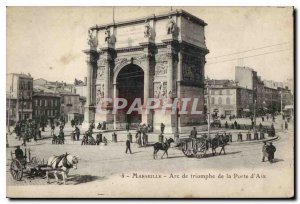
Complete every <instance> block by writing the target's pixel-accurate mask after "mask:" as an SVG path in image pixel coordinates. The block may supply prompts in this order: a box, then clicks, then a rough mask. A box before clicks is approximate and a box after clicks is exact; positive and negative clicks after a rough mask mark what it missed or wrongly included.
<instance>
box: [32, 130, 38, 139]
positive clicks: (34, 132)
mask: <svg viewBox="0 0 300 204" xmlns="http://www.w3.org/2000/svg"><path fill="white" fill-rule="evenodd" d="M32 134H33V140H34V141H35V142H36V141H37V137H36V136H37V131H36V130H35V129H33V130H32Z"/></svg>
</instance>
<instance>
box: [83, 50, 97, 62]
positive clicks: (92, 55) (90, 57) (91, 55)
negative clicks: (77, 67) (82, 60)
mask: <svg viewBox="0 0 300 204" xmlns="http://www.w3.org/2000/svg"><path fill="white" fill-rule="evenodd" d="M83 52H84V53H85V54H86V61H87V62H92V63H94V62H97V60H98V58H99V53H98V52H97V51H96V50H92V49H87V50H83Z"/></svg>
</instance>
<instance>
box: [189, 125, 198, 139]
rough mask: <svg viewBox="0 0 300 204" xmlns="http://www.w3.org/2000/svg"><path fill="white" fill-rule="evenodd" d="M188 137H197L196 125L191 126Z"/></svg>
mask: <svg viewBox="0 0 300 204" xmlns="http://www.w3.org/2000/svg"><path fill="white" fill-rule="evenodd" d="M190 137H191V138H197V130H196V127H193V130H192V131H191V134H190Z"/></svg>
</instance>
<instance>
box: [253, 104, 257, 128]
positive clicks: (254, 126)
mask: <svg viewBox="0 0 300 204" xmlns="http://www.w3.org/2000/svg"><path fill="white" fill-rule="evenodd" d="M253 112H254V125H253V131H254V132H255V130H256V100H254V111H253Z"/></svg>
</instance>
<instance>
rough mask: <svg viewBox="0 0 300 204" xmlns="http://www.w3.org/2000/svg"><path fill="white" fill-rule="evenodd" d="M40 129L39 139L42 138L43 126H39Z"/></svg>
mask: <svg viewBox="0 0 300 204" xmlns="http://www.w3.org/2000/svg"><path fill="white" fill-rule="evenodd" d="M38 131H39V139H42V128H41V127H39V129H38Z"/></svg>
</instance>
